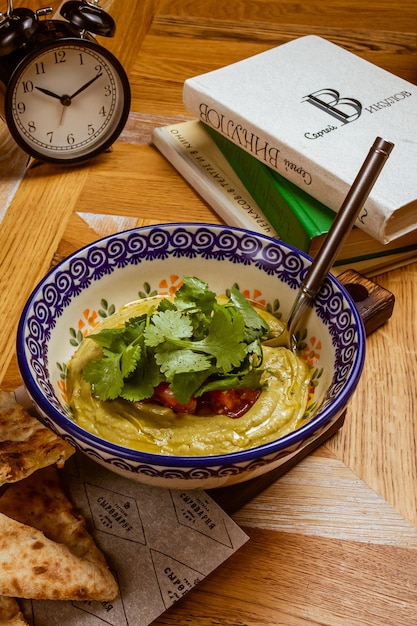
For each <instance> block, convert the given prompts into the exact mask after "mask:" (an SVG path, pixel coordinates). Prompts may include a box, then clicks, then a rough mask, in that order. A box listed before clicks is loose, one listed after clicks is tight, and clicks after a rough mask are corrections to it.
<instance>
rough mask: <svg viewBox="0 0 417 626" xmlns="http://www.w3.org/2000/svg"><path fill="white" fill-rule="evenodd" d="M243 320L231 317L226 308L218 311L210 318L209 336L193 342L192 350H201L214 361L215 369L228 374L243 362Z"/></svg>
mask: <svg viewBox="0 0 417 626" xmlns="http://www.w3.org/2000/svg"><path fill="white" fill-rule="evenodd" d="M243 331H244V322H243V318H242V317H241V316H240V315H233V314H232V313H231V312H230V310H228V309H226V308H222V309H218V310H217V311H216V312H215V313H214V314H213V318H212V322H211V325H210V330H209V334H208V335H207V337H205V338H204V339H202V340H201V341H195V342H193V346H192V347H193V349H194V350H201V351H203V352H206V353H207V354H210V355H212V356H213V357H214V358H215V359H216V364H217V367H218V368H219V369H220V370H221V371H223V372H228V371H230V370H231V369H233V368H235V367H238V366H239V365H240V363H241V362H242V361H243V360H244V358H245V356H246V352H247V346H246V344H245V343H244V342H243V341H242V337H243Z"/></svg>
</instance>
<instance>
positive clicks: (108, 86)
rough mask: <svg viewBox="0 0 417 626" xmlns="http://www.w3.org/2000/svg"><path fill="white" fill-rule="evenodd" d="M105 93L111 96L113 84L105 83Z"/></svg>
mask: <svg viewBox="0 0 417 626" xmlns="http://www.w3.org/2000/svg"><path fill="white" fill-rule="evenodd" d="M104 95H105V96H106V97H108V96H111V86H110V85H104Z"/></svg>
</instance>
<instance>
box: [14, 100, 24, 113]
mask: <svg viewBox="0 0 417 626" xmlns="http://www.w3.org/2000/svg"><path fill="white" fill-rule="evenodd" d="M16 108H17V110H18V111H19V113H24V112H25V111H26V106H25V103H24V102H18V103H17V105H16Z"/></svg>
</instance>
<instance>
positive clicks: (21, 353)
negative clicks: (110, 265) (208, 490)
mask: <svg viewBox="0 0 417 626" xmlns="http://www.w3.org/2000/svg"><path fill="white" fill-rule="evenodd" d="M178 227H180V228H191V229H196V228H208V229H213V228H214V229H216V230H225V231H232V232H235V231H236V232H240V233H243V234H249V235H252V236H255V237H256V238H260V239H261V240H263V241H265V242H269V243H274V244H276V245H278V246H279V247H281V246H282V247H284V248H286V249H287V250H289V251H292V252H295V253H296V254H299V255H300V256H301V257H302V258H303V259H304V260H306V261H307V262H308V263H310V262H311V260H312V259H311V257H310V256H309V255H308V254H306V253H304V252H303V251H301V250H299V249H297V248H296V247H294V246H292V245H291V244H288V243H285V242H284V241H282V240H278V239H276V238H274V237H270V236H268V235H264V234H261V233H257V232H254V231H250V230H248V229H245V228H240V227H235V226H226V225H222V224H210V223H204V222H169V223H164V224H155V225H149V226H138V227H135V228H130V229H126V230H123V231H121V232H118V233H114V234H111V235H106V236H104V237H101V238H99V239H97V240H95V241H93V242H91V243H89V244H86V245H84V246H82V247H80V248H78V249H77V250H75V251H74V252H72V253H71V254H69V255H68V256H66V257H65V258H64V259H62V260H61V261H60V262H59V263H57V265H55V266H54V267H53V268H51V269H50V270H49V271H48V272H47V273H46V274H45V275H44V277H43V278H42V279H41V280H40V281H39V282H38V283H37V285H36V286H35V288H34V289H33V290H32V292H31V294H30V295H29V297H28V298H27V300H26V303H25V305H24V308H23V310H22V313H21V316H20V319H19V323H18V329H17V336H16V354H17V361H18V366H19V370H20V373H21V376H22V379H23V382H24V386H25V387H26V390H27V392H28V394H29V396H30V398H31V399H32V401H33V402H34V403H35V405H36V406H38V407H39V409H40V411H41V413H44V414H45V415H46V416H47V417H48V418H49V420H50V421H51V422H52V423H54V424H56V426H57V427H58V429H59V430H60V431H61V432H63V433H65V434H63V435H61V436H62V437H63V438H65V436H66V433H68V438H71V440H72V439H74V441H75V442H77V441H80V442H81V443H80V444H79V445H80V446H81V448H82V447H83V446H84V445H85V444H88V445H89V446H93V447H94V448H96V449H99V450H100V451H101V452H102V453H105V454H112V455H117V456H120V457H122V458H124V459H128V460H129V461H133V462H143V463H147V464H150V465H158V466H164V467H168V466H169V467H197V468H198V467H199V468H203V467H214V466H221V465H224V464H225V463H226V462H227V463H228V464H229V463H245V462H249V461H251V460H253V459H256V458H261V457H262V458H264V457H267V456H269V455H273V454H276V453H277V452H279V451H281V450H283V449H285V448H288V447H290V446H294V445H296V444H298V443H299V442H300V441H302V440H306V439H308V438H309V437H311V436H312V435H313V434H314V433H315V432H316V431H318V430H320V429H321V428H322V427H324V426H325V425H326V424H327V423H328V422H330V420H331V419H332V418H335V417H336V416H337V415H338V414H339V413H341V411H342V409H344V408H345V406H346V404H347V401H348V399H349V398H350V397H351V395H352V393H353V391H354V390H355V388H356V386H357V384H358V382H359V378H360V375H361V373H362V369H363V365H364V360H365V330H364V326H363V321H362V318H361V316H360V314H359V312H358V310H357V307H356V305H355V303H354V301H353V299H352V297H351V295H350V294H349V292H348V291H347V290H346V288H345V287H344V286H343V284H342V283H340V282H339V281H338V280H337V278H336V277H334V276H333V275H331V274H329V275H328V279H329V280H330V282H331V283H332V284H333V286H334V287H336V288H337V290H339V291H340V292H341V293H342V295H343V297H344V299H345V300H346V301H347V302H348V304H349V309H350V311H351V313H352V316H353V318H354V320H355V324H356V330H357V334H358V347H359V349H358V351H357V354H356V355H355V357H354V363H353V366H352V369H351V371H350V373H349V377H348V379H347V381H346V382H345V384H344V387H343V389H342V391H341V392H340V393H339V394H338V396H337V397H336V398H333V399H332V401H331V402H330V403H329V404H328V405H327V406H326V407H325V408H324V409H323V410H322V411H319V412H318V413H317V414H316V415H315V416H314V417H313V418H312V419H311V420H309V421H308V422H307V423H306V424H304V425H302V426H300V427H299V428H297V429H296V430H295V431H292V432H290V433H288V434H286V435H283V436H282V437H280V438H279V439H276V440H273V441H271V442H268V443H264V444H262V445H258V446H255V447H252V448H249V449H247V450H241V451H238V452H229V453H223V454H216V455H207V456H173V455H164V454H155V453H149V452H141V451H138V450H133V449H131V448H127V447H124V446H121V445H118V444H115V443H112V442H108V441H105V440H103V439H101V438H100V437H97V436H96V435H94V434H92V433H89V432H88V431H86V430H84V429H83V428H82V427H80V426H78V424H76V423H75V422H73V421H71V419H70V418H69V417H67V416H64V415H63V414H62V413H60V412H59V411H57V409H56V408H55V407H54V406H52V405H51V404H50V403H49V401H48V400H47V398H45V397H44V396H43V394H42V393H41V391H40V390H39V389H38V386H37V385H36V383H35V379H34V377H33V375H32V373H31V371H30V368H29V365H28V364H27V360H26V357H25V345H24V338H25V326H26V320H27V315H28V312H29V310H30V308H31V306H32V302H33V300H34V299H35V297H36V295H37V294H38V293H39V292H40V290H41V289H42V286H43V285H45V284H47V282H48V280H49V278H50V277H51V276H52V275H53V274H55V273H56V272H58V271H59V270H60V268H61V267H62V266H64V265H67V264H68V263H69V262H70V261H71V260H72V259H74V258H76V257H77V256H78V255H79V254H82V253H83V252H85V251H86V250H88V249H91V248H94V247H95V246H100V245H101V244H102V243H103V242H107V241H110V240H114V239H116V240H117V239H118V238H119V237H124V236H126V235H128V234H129V233H132V232H137V231H139V232H145V231H150V230H152V229H154V228H162V229H174V228H178ZM294 294H295V290H294ZM41 417H42V416H41ZM81 444H82V445H81Z"/></svg>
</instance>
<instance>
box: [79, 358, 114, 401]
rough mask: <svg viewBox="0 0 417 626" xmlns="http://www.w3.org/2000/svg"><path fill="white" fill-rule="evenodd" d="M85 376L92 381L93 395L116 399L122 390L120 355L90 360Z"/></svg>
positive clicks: (88, 380) (100, 397) (84, 371)
mask: <svg viewBox="0 0 417 626" xmlns="http://www.w3.org/2000/svg"><path fill="white" fill-rule="evenodd" d="M83 376H84V378H85V380H86V381H87V382H89V383H90V385H91V391H92V393H93V395H95V396H97V397H98V398H99V399H100V400H114V399H115V398H117V397H118V396H120V394H121V392H122V389H123V376H122V373H121V371H120V357H119V355H115V356H113V357H103V358H102V359H96V360H95V361H90V363H87V365H86V366H85V368H84V370H83Z"/></svg>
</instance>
